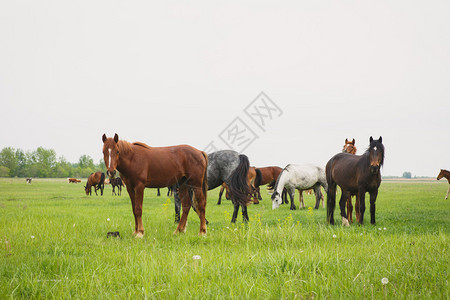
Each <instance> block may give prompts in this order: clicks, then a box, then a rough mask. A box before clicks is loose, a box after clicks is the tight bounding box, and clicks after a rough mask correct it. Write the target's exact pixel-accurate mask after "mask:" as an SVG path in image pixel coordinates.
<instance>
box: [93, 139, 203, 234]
mask: <svg viewBox="0 0 450 300" xmlns="http://www.w3.org/2000/svg"><path fill="white" fill-rule="evenodd" d="M102 141H103V158H104V161H105V165H106V167H107V170H108V172H107V173H108V176H109V177H110V178H114V176H115V174H116V169H117V171H119V172H120V177H121V178H122V180H123V183H124V184H125V186H126V188H127V191H128V194H129V196H130V199H131V206H132V209H133V214H134V221H135V227H134V228H135V230H134V233H133V234H134V235H135V236H136V237H143V236H144V226H143V225H142V203H143V199H144V189H145V188H162V187H167V186H171V185H174V184H178V185H179V189H178V191H179V195H180V198H181V203H182V206H183V214H182V215H181V220H180V222H179V223H178V227H177V229H176V230H175V232H174V233H175V234H176V233H179V232H185V231H186V222H187V217H188V214H189V211H190V209H191V206H192V205H193V206H195V208H196V212H197V214H198V216H199V218H200V231H199V235H204V234H206V218H205V208H206V197H207V195H206V193H207V190H208V182H207V176H206V168H207V166H208V156H207V154H206V153H205V152H202V151H199V150H197V149H195V148H194V147H191V146H189V145H179V146H171V147H150V146H148V145H146V144H144V143H140V142H136V143H129V142H127V141H123V140H119V136H118V135H117V134H115V135H114V137H113V138H108V137H106V135H105V134H104V135H103V136H102ZM189 189H192V190H193V193H194V196H195V197H194V198H193V199H194V200H193V201H192V202H191V198H190V197H189Z"/></svg>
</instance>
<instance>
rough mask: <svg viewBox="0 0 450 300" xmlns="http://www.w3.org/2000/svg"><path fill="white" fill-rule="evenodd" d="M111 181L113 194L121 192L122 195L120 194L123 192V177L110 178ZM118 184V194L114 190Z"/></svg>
mask: <svg viewBox="0 0 450 300" xmlns="http://www.w3.org/2000/svg"><path fill="white" fill-rule="evenodd" d="M109 183H110V184H111V186H112V194H113V195H117V194H119V196H120V194H122V187H123V182H122V179H121V178H120V177H115V178H111V179H110V180H109ZM116 186H117V194H116V191H115V190H114V189H115V187H116Z"/></svg>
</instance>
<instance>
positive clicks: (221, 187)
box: [217, 185, 224, 205]
mask: <svg viewBox="0 0 450 300" xmlns="http://www.w3.org/2000/svg"><path fill="white" fill-rule="evenodd" d="M223 190H224V187H223V185H222V186H220V192H219V201H217V205H220V204H221V203H222V194H223Z"/></svg>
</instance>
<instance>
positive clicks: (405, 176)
mask: <svg viewBox="0 0 450 300" xmlns="http://www.w3.org/2000/svg"><path fill="white" fill-rule="evenodd" d="M402 177H403V178H408V179H411V177H412V176H411V172H403V176H402Z"/></svg>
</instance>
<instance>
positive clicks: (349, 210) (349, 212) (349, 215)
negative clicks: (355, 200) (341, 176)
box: [347, 194, 353, 223]
mask: <svg viewBox="0 0 450 300" xmlns="http://www.w3.org/2000/svg"><path fill="white" fill-rule="evenodd" d="M347 220H348V221H349V222H350V223H353V205H352V195H351V194H349V195H348V198H347Z"/></svg>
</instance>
